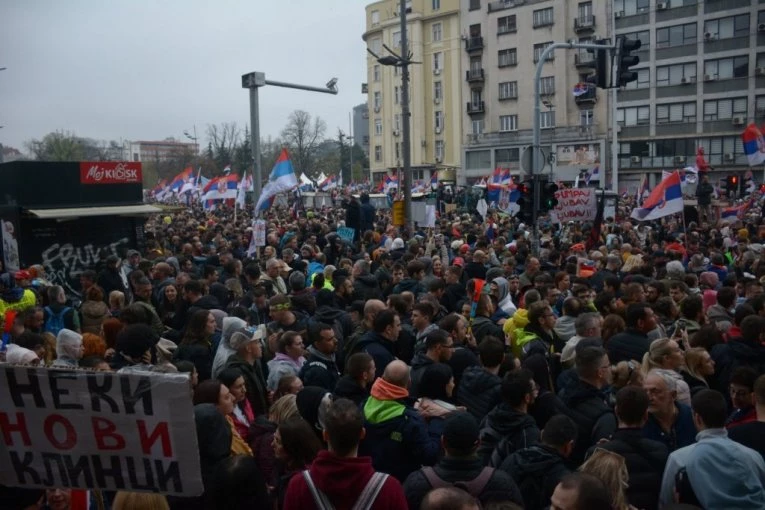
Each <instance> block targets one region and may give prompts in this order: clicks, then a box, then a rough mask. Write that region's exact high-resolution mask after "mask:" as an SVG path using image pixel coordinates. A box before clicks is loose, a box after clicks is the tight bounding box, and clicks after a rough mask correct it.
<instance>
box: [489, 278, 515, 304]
mask: <svg viewBox="0 0 765 510" xmlns="http://www.w3.org/2000/svg"><path fill="white" fill-rule="evenodd" d="M491 283H495V284H497V290H498V291H499V292H498V295H497V302H498V303H501V302H502V301H503V300H504V299H505V298H506V297H507V295H508V294H509V293H510V285H509V284H508V282H507V278H502V277H501V276H498V277H496V278H494V279H493V280H492V281H491Z"/></svg>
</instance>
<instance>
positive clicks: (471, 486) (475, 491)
mask: <svg viewBox="0 0 765 510" xmlns="http://www.w3.org/2000/svg"><path fill="white" fill-rule="evenodd" d="M422 474H423V475H424V476H425V479H426V480H427V481H428V483H429V484H430V486H431V487H432V488H433V489H440V488H443V487H457V488H458V489H462V490H463V491H465V492H467V493H468V494H470V495H471V496H473V497H474V498H476V499H480V496H481V493H482V492H483V490H484V489H485V488H486V486H487V485H488V484H489V480H491V477H492V475H493V474H494V468H491V467H485V468H483V470H481V472H480V473H479V474H478V476H476V477H475V478H473V479H472V480H459V481H456V482H447V481H446V480H444V479H443V478H441V477H440V476H438V474H436V470H435V469H433V468H432V467H431V466H426V467H424V468H422Z"/></svg>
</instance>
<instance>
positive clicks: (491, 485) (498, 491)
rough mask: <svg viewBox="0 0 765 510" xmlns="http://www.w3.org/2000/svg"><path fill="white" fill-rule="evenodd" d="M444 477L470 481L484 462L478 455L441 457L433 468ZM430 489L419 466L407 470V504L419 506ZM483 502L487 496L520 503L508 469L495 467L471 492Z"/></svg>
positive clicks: (445, 478)
mask: <svg viewBox="0 0 765 510" xmlns="http://www.w3.org/2000/svg"><path fill="white" fill-rule="evenodd" d="M433 469H434V470H435V472H436V474H437V475H438V477H439V478H441V479H442V480H444V481H447V482H452V483H454V482H469V481H471V480H474V479H475V478H476V477H478V475H479V474H481V471H482V470H483V464H482V463H481V461H480V459H477V458H454V457H444V458H443V459H441V460H440V461H439V462H438V464H436V465H435V466H434V468H433ZM431 489H432V487H431V485H430V483H429V482H428V479H427V478H425V475H424V474H423V473H422V470H418V471H415V472H414V473H412V474H410V475H409V476H408V477H407V479H406V481H405V482H404V494H405V495H406V500H407V502H408V503H409V508H410V509H411V508H415V509H416V508H420V504H421V503H422V500H423V498H424V497H425V495H426V494H427V493H428V492H430V490H431ZM473 496H474V497H477V498H478V499H479V500H481V501H482V502H485V501H486V500H487V499H488V498H489V497H491V499H494V500H499V501H507V500H509V501H512V502H513V503H517V504H519V505H522V504H523V499H522V498H521V493H520V491H519V490H518V487H517V486H516V485H515V482H513V479H512V478H510V475H508V474H507V473H505V472H503V471H500V470H499V469H496V470H495V471H494V474H492V476H491V478H490V479H489V482H488V483H487V484H486V486H485V487H484V489H483V491H482V492H481V494H473Z"/></svg>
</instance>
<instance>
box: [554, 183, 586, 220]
mask: <svg viewBox="0 0 765 510" xmlns="http://www.w3.org/2000/svg"><path fill="white" fill-rule="evenodd" d="M555 198H557V199H558V205H557V206H555V209H553V210H552V211H550V218H551V219H552V221H553V223H563V222H568V221H592V220H594V219H595V213H596V210H597V204H598V200H597V196H596V195H595V189H594V188H566V189H561V190H558V191H556V192H555Z"/></svg>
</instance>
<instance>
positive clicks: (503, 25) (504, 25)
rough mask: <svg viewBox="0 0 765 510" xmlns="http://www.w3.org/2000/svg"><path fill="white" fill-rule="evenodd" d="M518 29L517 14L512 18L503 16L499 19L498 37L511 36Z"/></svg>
mask: <svg viewBox="0 0 765 510" xmlns="http://www.w3.org/2000/svg"><path fill="white" fill-rule="evenodd" d="M516 30H517V27H516V25H515V14H513V15H512V16H502V17H501V18H497V35H502V34H509V33H511V32H515V31H516Z"/></svg>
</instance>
